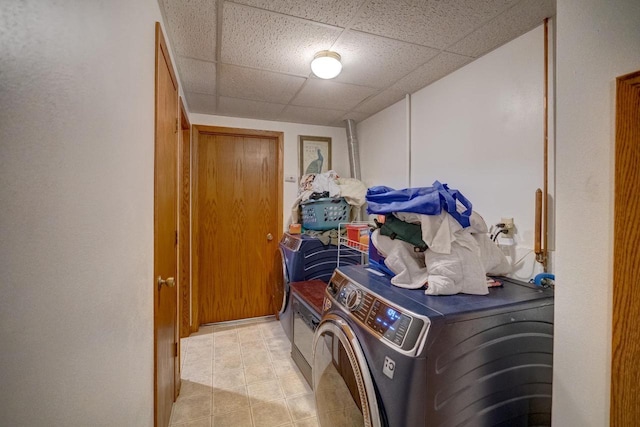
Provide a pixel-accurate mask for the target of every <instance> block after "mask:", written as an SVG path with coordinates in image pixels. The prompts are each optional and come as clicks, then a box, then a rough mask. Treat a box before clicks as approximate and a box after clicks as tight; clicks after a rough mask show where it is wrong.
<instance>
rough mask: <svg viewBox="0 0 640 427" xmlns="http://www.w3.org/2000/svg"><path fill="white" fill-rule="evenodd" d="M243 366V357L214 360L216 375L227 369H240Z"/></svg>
mask: <svg viewBox="0 0 640 427" xmlns="http://www.w3.org/2000/svg"><path fill="white" fill-rule="evenodd" d="M242 366H243V365H242V357H223V358H220V359H213V372H214V373H215V372H220V371H222V370H226V369H240V368H242Z"/></svg>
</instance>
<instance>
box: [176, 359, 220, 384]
mask: <svg viewBox="0 0 640 427" xmlns="http://www.w3.org/2000/svg"><path fill="white" fill-rule="evenodd" d="M212 374H213V361H212V360H209V361H204V362H202V363H197V364H195V363H194V364H190V363H185V364H184V369H183V370H182V372H181V373H180V376H181V377H182V378H186V379H189V380H191V379H196V378H204V377H207V376H211V375H212Z"/></svg>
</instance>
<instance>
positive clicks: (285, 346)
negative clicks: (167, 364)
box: [171, 318, 318, 427]
mask: <svg viewBox="0 0 640 427" xmlns="http://www.w3.org/2000/svg"><path fill="white" fill-rule="evenodd" d="M290 353H291V343H290V342H289V340H288V339H287V337H286V335H285V334H284V331H283V330H282V327H281V326H280V322H279V321H277V320H275V319H274V318H264V319H255V320H251V321H248V322H237V323H230V324H220V325H211V326H202V327H200V331H198V332H197V333H196V334H193V335H191V336H190V337H188V338H184V339H183V340H182V342H181V356H182V357H181V361H182V389H181V392H180V396H179V397H178V400H177V401H176V402H175V403H174V404H173V410H172V414H171V426H175V427H178V426H181V427H225V426H232V427H245V426H246V427H275V426H283V427H284V426H289V427H312V426H313V427H317V426H318V421H317V418H316V411H315V401H314V397H313V392H312V390H311V388H310V387H309V385H308V384H307V382H306V381H305V379H304V377H303V376H302V374H301V373H300V371H299V370H298V368H297V367H296V365H295V363H294V362H293V360H291V354H290Z"/></svg>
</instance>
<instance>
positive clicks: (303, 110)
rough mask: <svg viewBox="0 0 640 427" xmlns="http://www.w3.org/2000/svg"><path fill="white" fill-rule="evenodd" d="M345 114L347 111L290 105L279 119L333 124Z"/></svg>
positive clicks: (324, 124)
mask: <svg viewBox="0 0 640 427" xmlns="http://www.w3.org/2000/svg"><path fill="white" fill-rule="evenodd" d="M344 114H346V111H340V110H324V109H322V108H311V107H296V106H292V105H289V106H287V107H286V108H285V109H284V111H282V113H280V116H279V117H278V120H280V121H283V122H294V123H307V124H312V125H323V126H331V125H332V123H334V122H335V121H337V120H339V119H340V118H341V117H342V116H343V115H344Z"/></svg>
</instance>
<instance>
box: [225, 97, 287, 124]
mask: <svg viewBox="0 0 640 427" xmlns="http://www.w3.org/2000/svg"><path fill="white" fill-rule="evenodd" d="M283 108H284V105H282V104H274V103H271V102H261V101H250V100H246V99H238V98H228V97H226V96H220V97H218V110H217V111H218V112H217V113H216V114H219V115H222V116H233V117H246V118H254V119H263V120H276V119H277V118H278V115H279V114H280V112H281V111H282V109H283Z"/></svg>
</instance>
